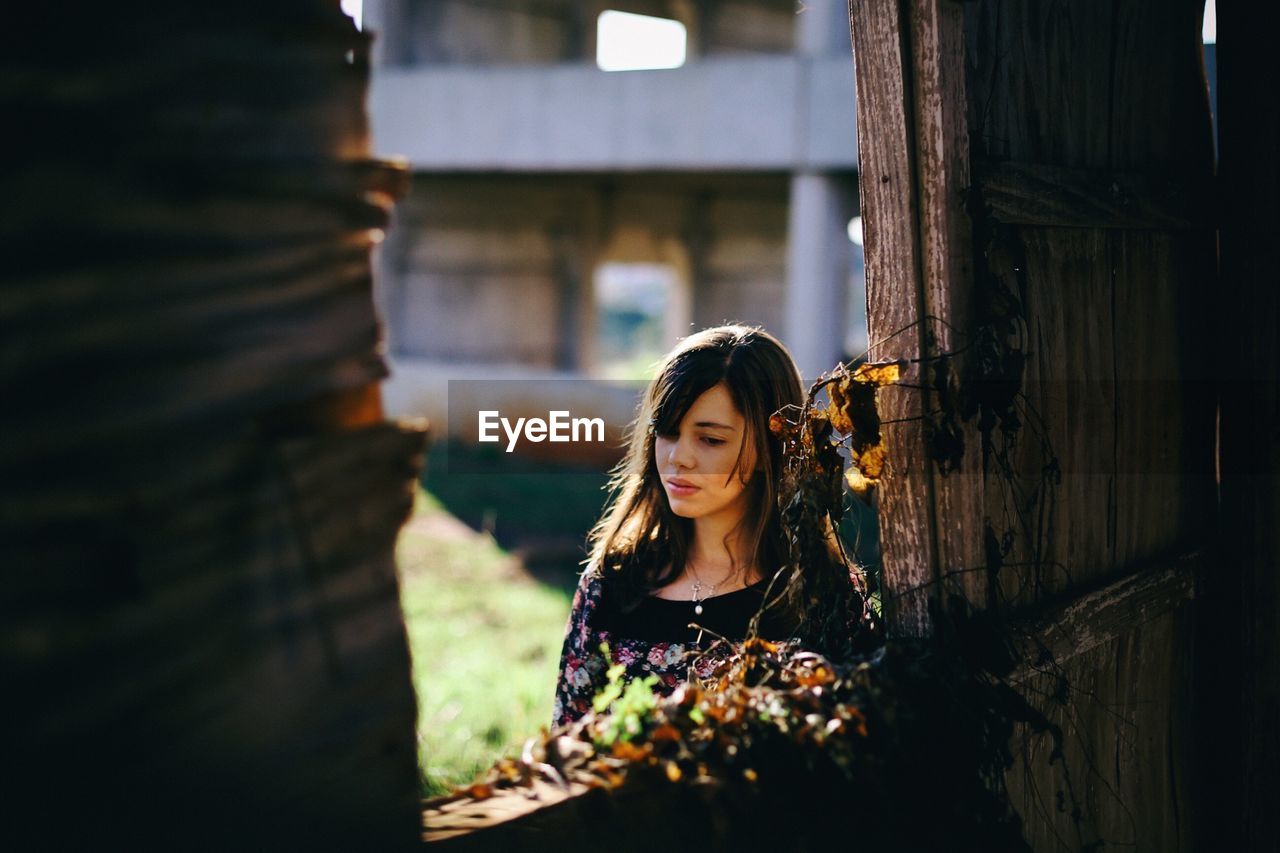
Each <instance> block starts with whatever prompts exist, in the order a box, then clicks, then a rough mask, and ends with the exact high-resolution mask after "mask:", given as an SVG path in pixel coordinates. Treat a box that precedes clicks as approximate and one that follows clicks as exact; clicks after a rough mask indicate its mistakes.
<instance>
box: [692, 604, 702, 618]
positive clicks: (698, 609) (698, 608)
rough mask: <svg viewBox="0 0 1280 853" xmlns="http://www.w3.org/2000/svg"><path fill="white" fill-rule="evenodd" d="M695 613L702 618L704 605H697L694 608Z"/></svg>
mask: <svg viewBox="0 0 1280 853" xmlns="http://www.w3.org/2000/svg"><path fill="white" fill-rule="evenodd" d="M693 612H694V613H696V614H697V615H699V616H701V615H702V605H701V604H695V605H694V606H693Z"/></svg>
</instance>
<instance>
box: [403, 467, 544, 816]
mask: <svg viewBox="0 0 1280 853" xmlns="http://www.w3.org/2000/svg"><path fill="white" fill-rule="evenodd" d="M398 559H399V565H400V572H401V603H402V606H403V609H404V614H405V624H406V627H407V629H408V634H409V644H410V648H411V650H412V653H413V680H414V686H415V689H416V690H417V694H418V739H419V740H418V742H419V753H420V763H421V766H422V768H423V771H424V776H425V782H424V794H425V795H427V796H433V795H435V794H440V793H445V792H447V791H448V790H449V789H450V788H451V787H452V786H454V785H458V784H462V783H465V782H468V781H470V780H471V779H473V778H474V777H475V776H476V774H477V773H479V772H481V771H483V770H484V769H485V768H487V767H488V766H489V765H490V764H492V763H493V761H494V760H496V759H497V758H499V757H501V756H503V755H508V754H518V752H519V750H520V748H521V746H522V745H523V743H524V741H525V739H526V738H528V737H530V736H532V735H535V734H537V732H538V729H539V728H540V727H543V726H547V725H549V723H550V720H551V703H552V699H553V696H554V691H555V676H556V669H557V666H558V663H559V656H560V644H561V640H562V638H563V634H564V627H565V619H566V618H567V616H568V612H569V601H570V598H569V594H568V592H567V591H565V590H564V589H562V588H558V587H554V586H546V585H543V584H541V583H538V582H537V581H535V580H532V579H531V578H529V577H528V576H527V575H526V574H525V573H524V572H523V570H522V569H521V568H520V566H519V565H518V563H517V562H516V561H515V560H514V559H513V558H512V557H510V555H508V554H507V553H506V552H505V551H504V550H503V549H502V548H500V547H499V546H498V545H497V543H496V542H495V541H494V540H493V539H492V538H491V537H489V536H487V535H485V534H478V533H474V532H473V531H470V530H468V529H466V528H465V527H462V526H461V525H460V524H459V523H458V522H457V521H456V519H453V518H452V517H451V516H450V515H449V513H448V512H447V511H446V510H445V509H444V507H443V506H442V505H441V503H440V502H439V501H438V500H437V499H435V498H434V497H432V496H431V495H430V494H428V493H426V492H420V493H419V500H418V505H417V508H416V510H415V512H414V518H413V520H412V521H411V522H410V524H408V525H407V526H406V527H405V529H404V531H403V532H402V534H401V537H400V542H399V547H398Z"/></svg>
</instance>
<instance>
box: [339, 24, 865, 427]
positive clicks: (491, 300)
mask: <svg viewBox="0 0 1280 853" xmlns="http://www.w3.org/2000/svg"><path fill="white" fill-rule="evenodd" d="M610 12H624V13H634V14H638V15H644V16H651V18H649V19H644V20H641V23H645V22H646V21H648V22H652V21H651V19H652V18H658V19H663V20H664V21H665V22H666V23H668V24H669V23H670V22H678V23H679V24H681V25H683V28H684V32H683V35H682V38H683V41H684V44H683V50H684V53H685V57H686V58H685V61H684V63H683V64H682V65H680V66H679V67H674V68H667V69H662V70H630V71H604V70H601V68H600V67H599V64H600V62H601V61H602V58H603V53H602V51H604V50H605V49H606V48H607V47H608V45H607V44H605V42H604V40H605V39H606V38H608V37H610V36H609V33H608V32H606V31H605V30H604V29H603V27H604V23H605V22H606V21H608V20H621V18H615V19H609V18H602V17H601V16H602V15H603V14H605V13H610ZM659 23H661V22H659ZM364 26H365V28H366V29H368V30H371V31H374V32H375V33H376V34H377V40H376V42H375V52H374V63H375V68H374V73H373V82H372V87H371V92H370V98H369V109H370V114H371V118H372V122H373V132H374V138H375V148H376V150H377V151H378V152H379V153H380V154H383V155H390V154H399V155H403V156H405V157H407V158H408V160H409V162H410V163H411V164H412V168H413V171H414V173H415V177H414V183H413V190H412V192H411V193H410V195H409V197H408V198H406V199H405V200H404V201H403V202H402V203H401V205H400V207H399V208H398V211H397V224H396V227H395V228H394V229H393V230H392V232H391V234H390V235H389V238H388V240H387V241H386V243H385V244H384V245H383V246H382V248H381V250H380V258H379V273H380V279H379V294H378V298H379V302H380V306H381V309H382V312H383V316H384V318H385V321H386V324H387V328H388V334H389V342H390V350H391V352H390V355H391V359H392V362H393V365H394V368H395V376H394V377H393V380H392V381H391V382H390V383H389V384H388V385H387V387H386V391H387V396H388V405H389V407H390V408H392V409H393V410H399V411H413V412H418V413H425V414H428V415H431V414H433V413H432V412H431V411H430V408H431V402H430V401H431V398H432V397H433V396H438V395H439V393H440V391H441V390H442V385H441V383H442V382H443V380H444V379H446V378H464V377H476V376H502V377H507V378H510V377H518V376H526V375H529V376H534V375H537V376H601V375H618V372H619V371H622V372H627V371H632V372H634V370H635V367H636V365H638V364H642V363H643V362H644V361H645V360H646V359H648V358H651V357H652V355H653V354H655V353H660V352H661V351H665V350H666V349H667V348H668V347H669V346H670V345H671V344H672V343H674V341H675V340H676V338H678V337H680V336H682V335H684V334H687V333H688V332H690V331H692V330H695V329H698V328H702V327H705V326H709V325H715V324H718V323H721V322H724V321H728V320H737V321H742V322H747V323H760V324H763V325H764V326H765V327H766V328H768V329H769V330H770V331H773V332H774V333H775V334H778V335H779V336H780V337H781V338H782V339H783V340H784V341H785V342H786V343H787V345H788V346H789V347H791V349H792V351H793V352H794V353H795V355H796V357H797V360H798V362H799V363H800V365H801V369H802V371H803V372H804V373H805V375H806V377H813V376H816V375H817V374H818V373H820V372H821V371H823V370H827V369H830V368H831V367H832V366H833V365H834V364H835V363H836V362H837V361H838V360H840V359H841V358H842V357H846V356H847V355H850V354H856V353H860V352H861V351H862V350H863V349H864V348H865V346H866V333H865V328H866V327H865V316H864V313H865V297H864V295H863V293H864V291H863V288H862V261H861V247H860V246H859V245H857V244H856V243H854V242H853V241H852V240H851V238H850V232H851V229H850V221H851V220H852V219H853V217H855V216H856V214H857V175H856V168H857V161H858V157H857V137H856V128H855V124H854V112H855V111H854V85H853V63H852V60H851V55H850V40H849V32H848V18H847V12H846V8H845V4H844V3H843V2H839V0H804V2H803V3H801V2H798V0H613V2H601V1H600V0H588V2H576V0H365V3H364Z"/></svg>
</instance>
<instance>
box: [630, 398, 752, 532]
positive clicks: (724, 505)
mask: <svg viewBox="0 0 1280 853" xmlns="http://www.w3.org/2000/svg"><path fill="white" fill-rule="evenodd" d="M745 437H746V419H745V418H743V416H742V413H741V412H739V411H738V408H737V407H736V406H735V405H734V404H733V398H732V397H731V396H730V395H729V389H728V388H727V387H726V386H725V384H724V383H723V382H721V383H720V384H718V385H715V386H713V387H711V388H708V389H707V390H706V391H704V392H703V393H702V396H700V397H698V399H697V400H695V401H694V402H693V405H692V406H690V407H689V411H687V412H685V415H684V417H683V418H682V419H681V421H680V424H679V426H678V427H677V432H676V433H675V434H674V435H656V436H654V442H653V461H654V468H655V469H656V471H657V474H658V478H659V479H660V480H661V481H662V488H663V489H664V490H665V491H666V493H667V500H668V501H669V502H670V504H671V511H672V512H674V513H675V514H676V515H679V516H682V517H684V518H704V517H708V516H713V515H717V514H720V513H727V514H729V515H731V516H733V519H732V520H734V521H736V519H737V518H740V517H741V515H742V514H743V513H745V512H746V506H747V497H748V496H747V493H746V484H745V483H744V482H743V481H742V475H741V474H740V473H739V472H738V470H735V462H736V461H737V459H738V448H740V447H742V443H743V440H744V439H745ZM755 467H756V465H755V454H754V453H753V452H752V448H751V447H749V446H748V447H747V448H746V449H745V450H744V451H743V454H742V468H741V470H742V471H754V470H755Z"/></svg>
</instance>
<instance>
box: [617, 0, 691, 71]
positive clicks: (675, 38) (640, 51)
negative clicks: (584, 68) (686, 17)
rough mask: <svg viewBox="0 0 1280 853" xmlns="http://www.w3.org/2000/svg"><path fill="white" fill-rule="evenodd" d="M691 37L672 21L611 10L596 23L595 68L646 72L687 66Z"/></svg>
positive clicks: (677, 22)
mask: <svg viewBox="0 0 1280 853" xmlns="http://www.w3.org/2000/svg"><path fill="white" fill-rule="evenodd" d="M687 47H688V33H687V32H686V30H685V26H684V24H682V23H680V22H679V21H673V20H671V19H670V18H655V17H653V16H651V15H636V14H632V13H631V12H617V11H614V10H609V11H605V12H601V13H600V17H599V18H598V19H597V20H596V65H597V66H599V67H600V70H602V71H643V70H646V69H653V68H679V67H680V66H681V65H684V60H685V53H686V50H687Z"/></svg>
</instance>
